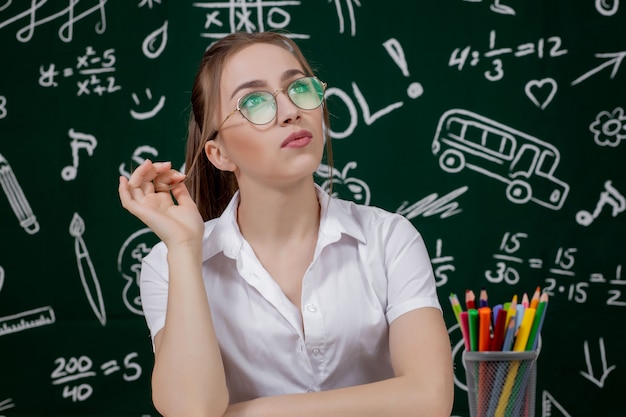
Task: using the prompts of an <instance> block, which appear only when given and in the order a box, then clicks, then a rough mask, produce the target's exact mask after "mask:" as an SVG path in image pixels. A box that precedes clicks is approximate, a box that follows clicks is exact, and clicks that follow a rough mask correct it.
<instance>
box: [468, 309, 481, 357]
mask: <svg viewBox="0 0 626 417" xmlns="http://www.w3.org/2000/svg"><path fill="white" fill-rule="evenodd" d="M467 314H468V316H467V320H468V323H469V326H468V327H469V341H470V350H471V351H472V352H475V351H477V350H478V310H476V309H475V308H470V309H469V310H467Z"/></svg>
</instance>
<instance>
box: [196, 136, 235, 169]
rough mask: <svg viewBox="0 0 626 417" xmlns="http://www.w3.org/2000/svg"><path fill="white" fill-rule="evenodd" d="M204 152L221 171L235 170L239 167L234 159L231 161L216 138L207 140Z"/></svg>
mask: <svg viewBox="0 0 626 417" xmlns="http://www.w3.org/2000/svg"><path fill="white" fill-rule="evenodd" d="M204 153H205V154H206V157H207V158H208V159H209V161H211V163H212V164H213V165H214V166H215V168H217V169H219V170H220V171H230V172H234V171H235V168H236V167H237V166H236V165H235V164H234V163H233V161H231V160H230V159H229V158H228V156H227V155H226V153H225V152H224V151H223V149H222V147H221V146H220V144H219V143H218V142H216V141H215V140H210V141H207V143H205V145H204Z"/></svg>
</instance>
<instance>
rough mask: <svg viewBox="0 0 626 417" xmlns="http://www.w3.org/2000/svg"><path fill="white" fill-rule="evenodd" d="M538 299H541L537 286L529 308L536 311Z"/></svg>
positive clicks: (539, 288) (539, 289)
mask: <svg viewBox="0 0 626 417" xmlns="http://www.w3.org/2000/svg"><path fill="white" fill-rule="evenodd" d="M539 297H541V287H539V286H537V288H536V289H535V293H534V294H533V298H531V299H530V308H534V309H537V305H538V304H539Z"/></svg>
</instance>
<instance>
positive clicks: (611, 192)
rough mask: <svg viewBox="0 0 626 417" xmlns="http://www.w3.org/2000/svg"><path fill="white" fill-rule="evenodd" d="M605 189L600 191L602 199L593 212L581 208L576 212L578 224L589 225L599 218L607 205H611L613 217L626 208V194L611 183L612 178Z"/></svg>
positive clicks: (605, 185)
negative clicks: (625, 195)
mask: <svg viewBox="0 0 626 417" xmlns="http://www.w3.org/2000/svg"><path fill="white" fill-rule="evenodd" d="M604 189H605V191H603V192H601V193H600V199H599V200H598V204H596V208H595V209H594V210H593V213H590V212H588V211H587V210H581V211H579V212H578V213H576V222H577V223H578V224H580V225H581V226H589V225H590V224H591V223H593V221H594V220H595V219H597V218H598V216H599V215H600V212H601V211H602V208H603V207H604V206H605V205H609V206H611V215H612V216H613V217H615V216H617V215H618V214H619V213H621V212H623V211H624V210H626V198H624V196H623V195H622V194H621V193H620V192H619V191H618V190H617V189H616V188H615V187H613V186H612V185H611V181H610V180H609V181H606V182H605V183H604Z"/></svg>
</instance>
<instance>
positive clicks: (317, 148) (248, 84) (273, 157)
mask: <svg viewBox="0 0 626 417" xmlns="http://www.w3.org/2000/svg"><path fill="white" fill-rule="evenodd" d="M304 76H305V73H304V70H303V69H302V67H301V65H300V64H299V63H298V60H297V59H296V58H295V57H294V56H293V55H291V54H290V53H289V52H287V51H286V50H285V49H283V48H281V47H279V46H275V45H271V44H265V43H259V44H253V45H251V46H248V47H246V48H244V49H242V50H241V51H239V52H237V53H236V54H234V55H233V56H231V57H230V58H229V59H228V60H227V61H226V63H225V65H224V68H223V72H222V79H221V86H220V104H221V106H220V119H219V120H220V121H222V120H224V119H225V118H226V117H227V116H228V115H229V114H231V113H232V112H233V110H234V109H235V108H236V107H237V100H238V99H239V98H240V97H242V96H244V95H246V94H248V93H250V92H253V91H259V90H265V91H269V92H274V91H276V90H281V89H286V88H287V86H288V85H289V84H290V83H292V82H293V81H294V80H296V79H298V78H301V77H304ZM275 99H276V116H275V117H274V119H273V120H272V121H271V122H269V123H267V124H264V125H255V124H253V123H251V122H250V121H248V120H246V119H245V118H244V117H243V116H242V115H241V113H239V112H235V113H234V114H232V115H231V116H230V117H228V119H227V120H226V121H225V123H224V124H223V125H222V127H221V128H220V130H219V135H218V137H217V139H215V140H214V141H210V142H209V143H207V146H206V148H205V149H206V151H207V155H208V156H209V158H210V159H211V162H213V163H214V165H216V166H217V167H218V168H219V169H222V170H228V171H233V172H234V173H235V175H236V176H237V180H238V183H239V185H240V187H242V186H244V185H245V184H246V183H249V182H260V183H265V184H273V185H281V184H283V185H286V184H288V183H291V182H293V181H297V180H300V179H303V178H305V177H307V176H308V177H310V176H311V175H312V173H313V172H314V171H315V170H316V169H317V167H318V165H319V163H320V160H321V158H322V153H323V149H324V138H323V129H322V118H323V116H322V108H321V107H318V108H315V109H313V110H303V109H300V108H299V107H297V106H296V105H295V104H293V103H292V102H291V100H290V99H289V98H288V97H287V95H286V94H285V93H284V92H282V91H281V92H278V93H276V94H275Z"/></svg>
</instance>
